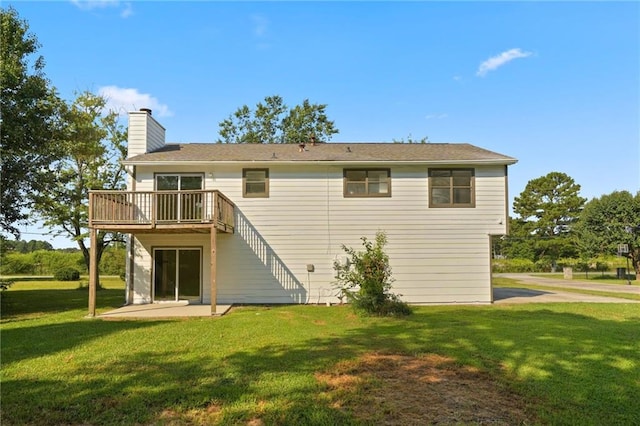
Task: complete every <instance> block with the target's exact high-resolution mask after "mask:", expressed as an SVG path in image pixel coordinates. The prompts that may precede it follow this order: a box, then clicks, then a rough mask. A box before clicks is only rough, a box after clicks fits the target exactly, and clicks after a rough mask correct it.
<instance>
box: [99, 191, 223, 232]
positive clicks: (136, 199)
mask: <svg viewBox="0 0 640 426" xmlns="http://www.w3.org/2000/svg"><path fill="white" fill-rule="evenodd" d="M234 208H235V204H233V202H232V201H231V200H229V199H228V198H227V197H226V196H224V195H223V194H222V193H221V192H219V191H217V190H209V191H90V192H89V228H93V229H101V230H108V231H118V232H124V233H133V234H134V233H138V232H162V233H171V232H205V233H208V232H209V231H210V229H211V227H212V226H213V227H215V228H216V229H218V230H220V231H222V232H229V233H233V231H234V228H235V219H234Z"/></svg>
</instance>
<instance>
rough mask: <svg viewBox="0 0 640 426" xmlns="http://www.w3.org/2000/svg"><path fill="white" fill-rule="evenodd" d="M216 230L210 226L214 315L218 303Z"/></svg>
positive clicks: (212, 307) (213, 226)
mask: <svg viewBox="0 0 640 426" xmlns="http://www.w3.org/2000/svg"><path fill="white" fill-rule="evenodd" d="M217 233H218V231H217V229H216V226H215V225H212V226H211V254H210V255H211V265H210V267H211V272H210V273H211V277H210V279H211V315H216V305H217V304H218V283H217V282H216V279H217V277H216V274H217V250H218V248H217V247H216V245H217V240H218V235H217Z"/></svg>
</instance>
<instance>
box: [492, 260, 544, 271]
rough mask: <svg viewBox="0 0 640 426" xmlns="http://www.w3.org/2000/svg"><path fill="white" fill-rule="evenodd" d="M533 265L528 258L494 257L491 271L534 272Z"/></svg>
mask: <svg viewBox="0 0 640 426" xmlns="http://www.w3.org/2000/svg"><path fill="white" fill-rule="evenodd" d="M534 271H535V265H534V263H533V261H531V260H529V259H494V261H493V272H534Z"/></svg>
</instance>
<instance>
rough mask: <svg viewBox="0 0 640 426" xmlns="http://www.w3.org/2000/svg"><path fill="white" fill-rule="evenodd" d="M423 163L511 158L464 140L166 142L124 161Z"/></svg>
mask: <svg viewBox="0 0 640 426" xmlns="http://www.w3.org/2000/svg"><path fill="white" fill-rule="evenodd" d="M174 161H175V162H274V163H277V162H291V161H294V162H295V161H301V162H324V161H335V162H341V163H348V162H424V163H432V162H433V163H436V162H437V163H443V162H451V163H474V162H477V163H490V164H513V163H515V162H516V161H517V160H516V159H515V158H513V157H508V156H506V155H502V154H498V153H496V152H492V151H488V150H486V149H483V148H479V147H477V146H474V145H470V144H467V143H425V144H406V143H360V142H355V143H344V142H343V143H334V142H330V143H318V144H316V145H315V146H313V145H311V144H307V145H306V146H305V148H304V150H303V151H302V152H300V148H299V146H298V145H297V144H217V143H186V144H167V145H165V146H164V147H163V148H161V149H159V150H156V151H154V152H150V153H147V154H141V155H136V156H134V157H131V158H129V159H127V160H126V163H128V164H141V163H156V162H163V163H164V162H174Z"/></svg>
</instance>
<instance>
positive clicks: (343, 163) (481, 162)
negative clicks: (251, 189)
mask: <svg viewBox="0 0 640 426" xmlns="http://www.w3.org/2000/svg"><path fill="white" fill-rule="evenodd" d="M517 162H518V160H516V159H509V160H505V161H498V160H459V161H452V160H439V161H371V160H367V161H365V160H362V161H331V160H326V161H264V160H255V161H216V160H211V161H202V160H196V161H167V160H165V161H128V160H124V161H123V162H122V164H123V165H125V166H211V165H213V164H221V165H238V164H255V165H269V164H273V165H277V166H282V165H294V164H299V165H327V164H335V165H338V166H349V165H353V164H361V165H370V164H375V165H385V164H389V165H398V166H410V165H420V164H423V165H449V164H456V165H470V166H483V165H484V166H486V165H507V166H509V165H512V164H515V163H517Z"/></svg>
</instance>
